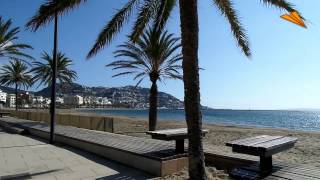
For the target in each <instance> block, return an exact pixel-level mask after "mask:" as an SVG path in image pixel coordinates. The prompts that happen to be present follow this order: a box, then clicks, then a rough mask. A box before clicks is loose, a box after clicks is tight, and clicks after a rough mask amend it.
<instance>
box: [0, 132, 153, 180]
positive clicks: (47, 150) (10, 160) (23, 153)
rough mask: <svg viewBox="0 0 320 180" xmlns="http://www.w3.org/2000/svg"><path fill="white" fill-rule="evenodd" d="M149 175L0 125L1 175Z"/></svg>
mask: <svg viewBox="0 0 320 180" xmlns="http://www.w3.org/2000/svg"><path fill="white" fill-rule="evenodd" d="M6 178H7V179H10V178H12V179H17V178H20V179H63V180H66V179H68V180H72V179H101V180H102V179H149V178H151V176H149V175H148V174H145V173H143V172H141V171H138V170H135V169H132V168H129V167H126V166H123V165H121V164H118V163H115V162H113V161H109V160H107V159H105V158H102V157H99V156H96V155H94V154H91V153H87V152H84V151H81V150H78V149H75V148H71V147H69V146H53V145H50V144H47V143H46V142H43V141H41V140H38V139H35V138H31V137H26V136H21V135H16V134H8V133H6V132H3V131H2V129H0V179H6Z"/></svg>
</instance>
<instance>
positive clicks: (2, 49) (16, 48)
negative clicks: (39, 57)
mask: <svg viewBox="0 0 320 180" xmlns="http://www.w3.org/2000/svg"><path fill="white" fill-rule="evenodd" d="M11 25H12V21H11V19H9V20H7V21H4V20H3V19H2V17H1V16H0V58H14V59H21V60H25V59H33V58H32V57H31V56H30V55H28V54H26V53H23V52H22V50H24V49H32V47H31V46H29V45H27V44H19V43H14V41H16V40H17V39H18V36H17V35H18V33H19V32H20V30H19V28H18V27H15V28H11Z"/></svg>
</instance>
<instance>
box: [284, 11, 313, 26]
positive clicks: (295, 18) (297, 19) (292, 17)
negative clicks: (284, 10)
mask: <svg viewBox="0 0 320 180" xmlns="http://www.w3.org/2000/svg"><path fill="white" fill-rule="evenodd" d="M280 17H281V18H283V19H285V20H287V21H290V22H292V23H294V24H297V25H298V26H301V27H304V28H307V26H306V25H305V23H304V21H303V18H302V17H301V16H300V15H299V13H298V12H296V11H293V12H290V13H288V14H284V15H282V16H280Z"/></svg>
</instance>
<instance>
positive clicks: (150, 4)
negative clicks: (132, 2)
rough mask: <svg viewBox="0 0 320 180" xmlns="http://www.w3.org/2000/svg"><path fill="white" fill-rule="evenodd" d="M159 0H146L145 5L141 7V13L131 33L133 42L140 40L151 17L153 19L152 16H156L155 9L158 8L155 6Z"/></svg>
mask: <svg viewBox="0 0 320 180" xmlns="http://www.w3.org/2000/svg"><path fill="white" fill-rule="evenodd" d="M158 2H159V1H157V0H145V1H144V4H143V6H142V7H140V8H139V10H138V11H139V13H138V16H137V18H136V22H135V23H134V26H133V28H132V30H133V31H132V33H131V35H130V39H131V40H132V41H133V42H136V41H137V40H138V38H139V36H140V35H141V34H142V32H143V31H144V29H145V27H146V26H147V24H148V23H149V21H150V19H152V16H154V11H155V9H156V8H155V7H156V5H157V4H158Z"/></svg>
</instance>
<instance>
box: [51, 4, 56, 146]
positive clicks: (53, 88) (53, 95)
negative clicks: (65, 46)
mask: <svg viewBox="0 0 320 180" xmlns="http://www.w3.org/2000/svg"><path fill="white" fill-rule="evenodd" d="M57 1H58V0H56V2H57ZM57 49H58V13H57V12H55V16H54V41H53V67H52V83H51V106H50V120H51V121H50V144H53V143H54V129H55V111H56V78H57Z"/></svg>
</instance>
